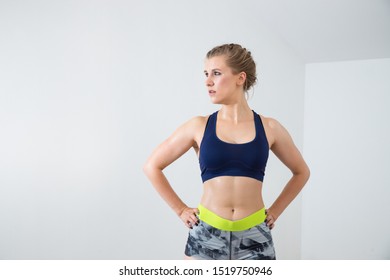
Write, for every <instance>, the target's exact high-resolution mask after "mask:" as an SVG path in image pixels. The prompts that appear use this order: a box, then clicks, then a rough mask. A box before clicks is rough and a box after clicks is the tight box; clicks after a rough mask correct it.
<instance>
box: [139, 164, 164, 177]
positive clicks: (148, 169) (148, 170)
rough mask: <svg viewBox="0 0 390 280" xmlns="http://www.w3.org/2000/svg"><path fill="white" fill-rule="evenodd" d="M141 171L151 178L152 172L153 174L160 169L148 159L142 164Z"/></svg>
mask: <svg viewBox="0 0 390 280" xmlns="http://www.w3.org/2000/svg"><path fill="white" fill-rule="evenodd" d="M142 171H143V172H144V174H145V175H146V176H147V177H149V178H151V177H152V176H153V174H155V173H156V172H158V171H162V170H161V169H160V168H159V167H158V166H156V165H155V164H153V162H151V161H150V160H148V161H147V162H145V163H144V165H143V166H142Z"/></svg>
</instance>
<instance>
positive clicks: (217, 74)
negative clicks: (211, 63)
mask: <svg viewBox="0 0 390 280" xmlns="http://www.w3.org/2000/svg"><path fill="white" fill-rule="evenodd" d="M213 74H214V76H219V75H221V72H219V71H214V72H213Z"/></svg>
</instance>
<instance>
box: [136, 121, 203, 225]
mask: <svg viewBox="0 0 390 280" xmlns="http://www.w3.org/2000/svg"><path fill="white" fill-rule="evenodd" d="M202 124H204V118H203V117H195V118H193V119H191V120H189V121H188V122H186V123H185V124H183V125H182V126H180V127H179V128H178V129H177V130H176V131H175V132H174V133H173V134H172V135H171V136H170V137H169V138H168V139H166V140H165V141H164V142H163V143H161V144H160V145H159V146H158V147H157V148H156V149H155V150H154V151H153V153H152V154H151V155H150V157H149V158H148V160H147V161H146V163H145V165H144V167H143V170H144V173H145V174H146V176H147V177H148V178H149V180H150V182H151V183H152V185H153V186H154V188H155V189H156V191H157V192H158V193H159V194H160V196H161V197H162V198H163V199H164V200H165V201H166V202H167V203H168V205H169V206H170V207H171V208H172V210H173V211H175V213H176V214H177V215H178V216H179V217H180V219H181V220H182V221H183V222H184V224H185V225H186V226H187V227H189V228H191V227H192V225H194V224H196V223H197V222H198V218H197V217H196V214H197V213H198V209H197V208H190V207H188V206H187V205H186V204H185V203H184V202H183V201H182V200H181V199H180V197H179V196H178V195H177V194H176V192H175V191H174V190H173V188H172V187H171V185H170V183H169V182H168V180H167V178H166V176H165V175H164V173H163V170H164V168H166V167H167V166H168V165H170V164H171V163H172V162H174V161H175V160H176V159H178V158H179V157H180V156H182V155H183V154H184V153H185V152H187V151H188V150H189V149H190V148H191V147H193V148H195V149H197V147H198V142H199V140H197V139H199V135H197V134H198V133H199V132H200V131H201V128H202Z"/></svg>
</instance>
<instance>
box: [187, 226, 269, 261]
mask: <svg viewBox="0 0 390 280" xmlns="http://www.w3.org/2000/svg"><path fill="white" fill-rule="evenodd" d="M185 254H186V255H187V256H189V257H193V258H195V259H202V260H275V259H276V256H275V249H274V244H273V241H272V236H271V231H270V229H269V228H268V227H267V225H266V223H265V222H264V223H261V224H259V225H257V226H254V227H252V228H250V229H247V230H243V231H224V230H219V229H217V228H214V227H212V226H210V225H208V224H206V223H205V222H203V221H199V225H198V226H194V227H193V229H191V230H190V231H189V234H188V240H187V244H186V248H185Z"/></svg>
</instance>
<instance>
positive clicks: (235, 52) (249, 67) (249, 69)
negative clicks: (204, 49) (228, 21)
mask: <svg viewBox="0 0 390 280" xmlns="http://www.w3.org/2000/svg"><path fill="white" fill-rule="evenodd" d="M220 55H224V56H226V64H227V66H229V67H230V68H231V69H232V71H233V73H234V74H238V73H240V72H245V74H246V79H245V83H244V91H248V90H249V89H250V88H251V87H252V86H254V85H255V84H256V82H257V75H256V63H255V62H254V60H253V58H252V54H251V52H250V51H248V50H247V49H246V48H243V47H242V46H241V45H238V44H224V45H220V46H217V47H214V48H213V49H211V50H210V51H209V52H208V53H207V55H206V58H207V59H209V58H212V57H214V56H220Z"/></svg>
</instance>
